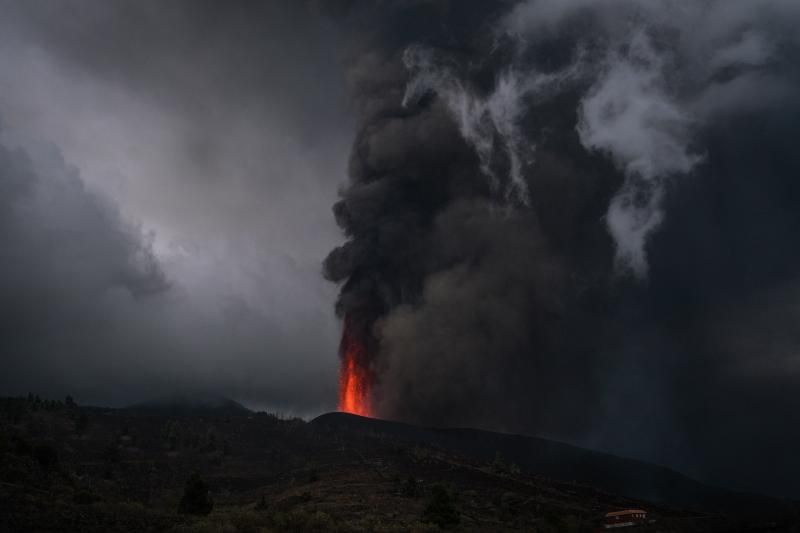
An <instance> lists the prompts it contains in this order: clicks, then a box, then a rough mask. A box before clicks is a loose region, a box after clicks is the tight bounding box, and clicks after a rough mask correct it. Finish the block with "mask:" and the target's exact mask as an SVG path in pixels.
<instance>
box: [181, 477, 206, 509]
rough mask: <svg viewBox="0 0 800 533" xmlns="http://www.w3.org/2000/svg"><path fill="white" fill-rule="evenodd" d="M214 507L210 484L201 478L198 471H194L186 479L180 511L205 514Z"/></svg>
mask: <svg viewBox="0 0 800 533" xmlns="http://www.w3.org/2000/svg"><path fill="white" fill-rule="evenodd" d="M213 508H214V502H213V501H211V494H210V492H209V490H208V485H207V484H206V482H205V481H203V480H202V479H201V478H200V474H199V473H198V472H194V473H193V474H192V475H191V477H190V478H189V479H188V481H186V487H185V488H184V490H183V497H182V498H181V503H180V506H179V507H178V511H179V512H181V513H184V514H197V515H205V514H208V513H210V512H211V509H213Z"/></svg>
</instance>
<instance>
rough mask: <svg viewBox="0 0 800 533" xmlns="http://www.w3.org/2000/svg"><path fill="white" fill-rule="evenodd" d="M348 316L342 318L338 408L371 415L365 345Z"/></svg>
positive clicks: (369, 384) (370, 377) (370, 384)
mask: <svg viewBox="0 0 800 533" xmlns="http://www.w3.org/2000/svg"><path fill="white" fill-rule="evenodd" d="M354 330H355V328H354V326H353V324H352V323H351V321H350V319H349V318H347V317H346V318H345V320H344V331H343V332H342V344H341V346H340V347H339V350H340V353H341V357H342V368H341V370H340V373H339V410H340V411H344V412H345V413H353V414H356V415H361V416H372V406H371V402H370V392H371V388H372V376H371V374H370V371H369V359H368V354H367V349H366V346H365V345H364V343H363V341H362V340H361V339H359V338H358V335H356V333H355V331H354Z"/></svg>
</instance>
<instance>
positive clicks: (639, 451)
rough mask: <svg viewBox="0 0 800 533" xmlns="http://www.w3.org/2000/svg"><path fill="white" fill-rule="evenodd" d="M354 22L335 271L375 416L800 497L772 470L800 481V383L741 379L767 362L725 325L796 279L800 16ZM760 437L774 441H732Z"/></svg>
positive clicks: (784, 354)
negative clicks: (568, 447)
mask: <svg viewBox="0 0 800 533" xmlns="http://www.w3.org/2000/svg"><path fill="white" fill-rule="evenodd" d="M336 16H337V17H339V19H340V22H341V23H342V24H345V25H347V26H348V27H350V28H356V29H357V30H358V31H357V33H356V36H355V37H354V38H353V39H352V40H351V42H350V46H349V49H348V56H347V57H348V58H347V68H348V79H349V83H350V90H351V97H352V100H353V103H354V106H355V108H356V110H357V111H358V113H359V128H358V133H357V136H356V139H355V142H354V145H353V150H352V154H351V159H350V182H349V184H348V185H347V187H346V188H345V189H344V190H343V191H342V192H341V199H340V201H339V202H338V203H337V204H336V205H335V207H334V213H335V216H336V220H337V223H338V224H339V225H340V227H341V228H342V229H343V231H344V233H345V235H346V237H347V242H346V243H345V244H344V245H342V246H341V247H339V248H337V249H335V250H333V251H332V252H331V254H330V255H329V256H328V258H327V259H326V261H325V265H324V269H325V273H326V276H327V278H328V279H330V280H332V281H335V282H341V283H342V288H341V294H340V296H339V300H338V303H337V311H338V312H339V314H340V315H342V316H347V317H349V319H350V320H356V321H357V322H358V323H359V324H361V326H360V327H361V328H362V330H363V331H364V332H365V333H364V336H365V342H368V343H369V346H370V349H369V353H370V360H369V366H370V368H369V370H370V372H372V373H373V374H374V376H375V385H374V389H373V393H372V403H373V405H374V406H375V410H376V414H377V415H379V416H384V417H388V418H398V419H402V420H408V421H412V422H417V423H425V424H441V425H477V426H481V427H488V428H494V429H503V430H508V431H526V432H535V433H538V434H544V435H548V436H553V437H556V438H560V439H564V440H568V441H571V442H576V443H580V444H583V445H590V446H594V447H597V448H602V449H607V450H611V451H614V452H617V453H621V454H627V455H632V456H636V457H640V458H644V459H648V460H651V461H656V462H660V463H664V464H668V465H670V466H674V467H677V468H681V469H682V470H684V471H685V472H688V473H690V474H692V475H696V476H698V477H701V478H703V479H708V480H711V481H714V482H717V483H724V484H728V485H735V486H736V487H737V488H745V489H750V490H756V489H757V490H764V491H772V492H776V493H782V494H792V495H795V496H797V495H800V485H798V483H797V481H796V480H793V476H791V475H789V474H779V475H777V477H778V478H780V479H777V481H776V477H775V474H774V467H775V463H774V461H781V471H783V472H798V471H800V463H798V460H797V459H796V458H794V457H793V456H792V455H791V454H788V453H786V451H785V450H783V449H782V448H780V445H778V444H776V443H778V442H795V443H800V432H798V430H796V429H794V428H791V427H788V426H786V425H785V424H782V423H781V421H780V419H781V417H780V416H779V415H777V414H776V413H779V412H792V410H793V409H796V408H797V407H798V406H800V397H799V395H797V394H796V393H793V394H789V395H786V396H785V397H783V398H780V399H778V398H776V395H775V393H774V391H773V390H771V387H773V385H774V384H775V383H776V382H777V381H774V380H780V382H781V383H784V384H785V383H797V381H798V379H800V376H798V375H796V373H791V374H783V375H781V376H780V377H778V376H775V375H772V377H767V376H768V375H770V373H769V372H741V371H737V370H736V369H737V368H742V366H741V365H742V364H743V360H745V359H746V360H747V365H748V366H747V367H748V368H751V369H752V368H753V367H758V366H760V364H761V360H760V359H759V355H758V354H757V353H749V354H743V353H742V348H743V347H745V346H747V347H749V350H750V352H752V351H753V350H752V345H753V342H744V341H742V342H737V343H731V342H730V339H728V338H725V335H724V334H721V332H725V331H727V330H729V329H730V328H732V327H734V326H731V324H742V323H744V322H746V321H747V318H744V317H748V316H751V315H752V314H753V313H756V312H757V311H756V310H755V309H756V307H757V306H756V305H755V304H754V302H762V303H763V302H764V301H765V300H769V299H770V298H775V294H776V293H775V287H780V286H786V284H789V285H790V286H794V282H795V280H796V279H797V277H798V274H800V254H798V253H797V252H796V251H795V247H794V245H793V239H794V238H793V235H794V234H795V232H796V231H797V230H798V229H800V209H798V207H800V188H799V187H798V186H797V184H796V183H797V182H796V178H795V177H796V175H797V170H798V169H800V158H799V157H798V156H797V155H796V150H794V149H793V147H792V141H791V139H792V138H793V137H794V135H795V133H796V131H797V126H796V124H797V119H798V118H800V115H799V114H798V105H797V101H796V97H795V96H794V95H795V94H796V91H797V88H798V81H799V80H798V71H797V68H796V64H797V59H798V53H797V51H798V50H797V46H798V38H797V37H796V32H794V31H793V28H794V27H795V25H796V23H797V22H800V9H798V7H796V6H795V4H794V3H791V2H781V1H776V2H771V3H768V4H763V5H761V4H759V5H758V6H756V5H755V4H753V3H750V2H744V1H733V2H721V1H713V0H708V1H703V2H688V1H686V2H678V1H676V2H666V3H658V4H654V3H648V2H638V1H634V0H613V1H609V2H591V1H588V0H571V1H567V2H562V1H555V0H539V1H536V0H531V1H525V2H504V1H497V2H459V3H450V2H434V1H431V2H425V1H420V2H400V3H391V4H379V5H371V6H370V5H363V4H360V3H348V4H343V7H342V9H341V10H340V11H339V12H337V14H336ZM789 294H790V295H794V294H795V292H794V291H791V292H790V293H789ZM790 308H791V309H794V308H795V307H794V306H787V305H779V306H776V308H775V311H774V313H773V314H780V315H782V316H783V315H787V314H788V317H787V316H783V318H780V319H778V318H777V317H776V318H775V323H776V324H784V326H783V327H779V328H777V329H776V330H775V331H774V332H772V333H773V334H774V335H775V336H777V337H781V339H782V340H781V341H780V342H774V343H772V346H773V347H775V348H774V349H773V350H771V351H770V357H769V365H770V368H773V369H774V368H775V365H781V364H787V365H789V366H787V368H789V367H791V368H796V367H795V366H792V365H793V364H790V363H789V361H793V360H794V357H795V356H794V355H793V353H795V351H796V350H797V348H798V346H797V343H796V342H795V341H794V340H793V337H792V335H791V332H790V331H788V330H789V329H790V328H788V327H786V326H785V324H786V323H787V321H791V318H792V317H793V316H794V315H793V311H791V310H790ZM731 309H735V312H734V311H730V310H731ZM722 310H728V311H729V312H725V313H722V312H721V311H722ZM764 320H765V319H762V320H760V321H759V324H760V325H759V328H757V331H755V332H754V337H753V338H754V339H761V338H763V336H764V335H765V329H764V327H763V323H764ZM737 335H738V336H747V335H748V333H747V331H746V330H745V331H744V332H742V331H739V332H737ZM722 338H724V339H725V340H724V341H723V340H721V339H722ZM776 352H780V354H778V353H776ZM778 361H783V363H779V362H778ZM757 420H759V421H760V422H758V423H759V424H761V426H760V431H763V434H764V435H765V438H764V439H763V440H760V441H759V442H743V441H742V440H741V439H740V438H737V437H736V435H737V432H738V431H740V430H741V431H743V433H741V435H743V434H744V431H746V430H745V428H747V427H750V426H749V425H751V424H754V423H756V421H757ZM741 435H740V437H741ZM721 441H724V442H725V443H726V445H727V446H728V448H727V449H726V450H725V451H724V452H719V450H718V445H719V443H720V442H721ZM742 456H747V457H750V458H751V460H750V461H749V462H748V464H747V465H742V464H741V463H740V462H739V459H737V458H739V457H742ZM766 457H770V459H769V460H768V459H765V458H766ZM778 458H779V459H778ZM770 466H771V467H773V468H770ZM766 472H769V474H767V473H766ZM781 476H783V477H781Z"/></svg>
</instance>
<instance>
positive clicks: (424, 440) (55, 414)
mask: <svg viewBox="0 0 800 533" xmlns="http://www.w3.org/2000/svg"><path fill="white" fill-rule="evenodd" d="M526 439H527V438H525V437H516V436H509V435H499V434H493V433H488V432H476V431H473V430H432V429H426V428H415V427H413V426H406V425H402V424H395V423H391V422H384V421H379V420H369V419H362V418H359V417H353V416H350V415H341V414H332V415H324V416H322V417H320V418H317V419H316V420H314V421H312V422H304V421H302V420H298V419H290V420H285V419H280V418H278V417H275V416H273V415H270V414H266V413H237V414H230V415H218V414H213V413H212V414H204V415H197V414H183V415H162V414H158V413H148V414H141V413H139V412H137V411H135V410H126V409H102V408H87V407H78V406H72V405H65V404H64V403H61V402H53V401H47V400H38V399H36V398H31V399H11V398H7V399H0V457H2V461H1V462H0V531H2V532H6V531H87V532H100V531H103V532H106V531H120V532H121V531H164V532H175V533H177V532H193V531H196V532H208V531H225V532H242V533H244V532H263V531H343V532H344V531H365V532H366V531H438V530H440V529H452V530H457V531H519V530H525V531H540V532H557V531H564V532H580V531H592V530H593V529H594V528H596V527H597V525H598V524H599V521H600V520H601V518H602V516H603V514H604V513H606V512H608V511H609V510H615V509H620V508H628V507H644V508H646V509H647V510H648V511H649V512H650V516H651V517H652V518H653V519H654V520H655V523H654V524H652V525H650V526H645V527H642V528H639V531H662V532H667V531H785V530H789V529H790V528H791V527H793V526H792V524H794V522H793V519H794V517H796V516H797V507H796V506H793V505H791V504H788V503H781V504H780V505H781V506H782V511H781V513H780V514H778V513H777V512H775V511H774V510H773V511H768V512H764V513H759V512H757V511H759V509H757V506H753V507H752V508H751V510H752V511H753V512H752V513H750V516H747V517H741V516H735V515H734V514H732V513H728V514H723V513H719V512H714V511H704V510H697V509H693V510H686V509H685V508H683V507H681V506H679V505H665V504H663V503H652V502H648V501H645V500H643V499H634V498H630V497H627V496H624V495H617V494H614V493H612V492H610V491H609V490H602V489H599V488H597V487H595V486H591V485H589V484H588V483H586V482H583V481H581V480H583V479H586V477H585V476H584V477H581V476H582V475H583V473H585V472H589V474H585V475H586V476H590V477H591V476H598V475H599V474H598V472H599V473H601V474H603V475H605V473H607V472H608V471H612V470H614V468H615V465H621V466H623V467H631V465H632V463H631V462H626V461H624V460H621V459H616V458H614V459H611V458H609V457H608V456H602V455H592V454H591V452H586V451H585V450H579V449H575V448H571V447H564V445H561V444H557V443H548V442H547V441H540V440H537V439H527V440H526ZM525 450H528V451H527V452H526V451H525ZM587 453H588V454H589V455H585V454H587ZM526 454H527V455H528V458H527V459H526ZM534 457H538V459H534ZM607 461H610V463H608V464H606V463H607ZM615 461H618V462H615ZM548 464H550V465H551V466H550V468H552V469H554V470H547V469H546V468H547V465H548ZM593 465H594V466H593ZM604 465H605V466H604ZM634 466H635V468H633V470H634V471H636V470H637V469H641V471H647V468H648V466H647V465H642V464H638V465H634ZM567 467H569V468H571V469H572V470H569V472H572V473H574V474H575V476H574V478H573V479H568V478H566V477H562V479H561V480H558V479H556V476H555V475H554V473H555V469H557V468H567ZM584 467H585V468H586V469H587V470H582V469H583V468H584ZM539 468H541V470H539ZM649 468H654V467H649ZM537 470H538V471H537ZM563 472H566V470H562V473H563ZM193 473H197V476H198V477H197V479H198V480H199V481H200V482H201V484H200V485H199V486H201V487H202V491H201V492H202V493H203V495H205V491H206V490H208V492H209V493H210V496H211V498H212V499H213V510H211V512H210V514H197V515H195V514H184V513H180V512H178V511H179V509H180V508H181V501H182V497H183V496H184V488H185V486H186V485H187V481H188V480H190V479H191V478H192V475H193ZM638 475H639V474H637V475H636V476H633V478H634V479H639V478H638V477H637V476H638ZM659 475H661V474H659ZM663 475H667V474H663ZM623 477H624V476H623ZM593 479H601V478H600V477H594V478H593ZM626 479H627V478H626ZM665 479H667V480H675V481H676V482H677V483H685V484H686V483H689V484H690V482H689V481H688V480H685V479H678V478H673V477H669V476H667V477H666V478H665ZM601 481H602V480H601ZM203 483H204V484H205V485H203ZM192 486H194V485H192ZM598 486H599V485H598ZM686 486H687V487H688V486H690V485H686ZM206 487H207V489H206ZM696 490H698V491H702V490H707V491H713V489H709V488H697V489H696ZM188 492H192V491H188ZM708 494H712V492H709V493H708ZM719 494H721V493H719ZM720 497H722V496H720ZM751 503H752V502H751ZM206 510H207V509H206ZM203 512H205V511H203Z"/></svg>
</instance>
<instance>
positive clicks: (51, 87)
mask: <svg viewBox="0 0 800 533" xmlns="http://www.w3.org/2000/svg"><path fill="white" fill-rule="evenodd" d="M302 4H304V3H301V2H291V1H277V2H269V3H259V4H250V5H247V6H245V5H243V4H239V5H233V6H229V7H230V8H229V9H218V8H220V7H221V5H220V4H219V3H216V2H169V3H163V2H158V1H152V2H141V1H118V2H89V1H70V2H48V1H33V2H13V1H12V2H1V3H0V141H2V146H3V149H4V150H10V151H13V150H16V149H21V150H23V151H24V152H25V154H26V155H25V156H22V155H21V154H19V153H15V154H14V155H9V158H15V157H27V158H29V159H31V160H32V163H33V166H34V167H35V169H36V170H35V172H36V173H37V174H38V179H39V182H40V183H41V187H40V189H47V188H54V187H56V186H61V187H67V188H69V190H70V191H72V194H74V195H75V196H77V197H80V198H79V199H78V200H77V201H78V202H79V203H81V205H80V206H74V207H72V208H65V209H64V210H63V212H61V213H59V214H54V212H53V209H54V208H53V207H51V206H42V207H37V208H34V209H29V210H27V211H25V213H18V214H17V215H15V216H16V217H17V219H18V221H19V225H28V226H29V225H35V224H36V223H37V222H38V221H39V220H41V219H43V218H45V217H47V216H50V217H55V218H57V219H58V220H56V221H55V222H54V226H55V227H54V228H49V229H42V230H41V232H40V233H41V234H39V235H38V236H37V237H36V238H38V239H41V240H42V241H43V242H48V241H51V240H60V239H62V238H68V237H65V236H63V235H62V236H59V234H61V232H66V233H67V234H73V235H74V234H81V233H82V232H86V233H88V235H81V236H80V239H81V240H83V241H84V242H89V243H91V242H92V241H93V240H97V239H100V238H101V237H98V236H96V235H95V234H97V233H100V232H103V231H108V228H101V227H97V226H98V225H100V223H99V222H97V221H87V222H81V217H82V216H83V214H84V211H85V210H86V209H88V208H90V207H86V206H96V205H100V206H102V209H106V210H109V211H111V212H113V213H112V214H110V215H108V216H107V217H106V218H107V220H104V221H103V224H105V225H112V226H115V228H113V231H121V230H119V227H124V228H125V231H126V232H128V233H129V234H130V238H131V239H133V240H134V241H138V242H139V244H140V245H141V246H142V247H143V248H144V249H145V250H149V251H151V252H152V255H153V259H154V262H155V263H156V264H157V268H158V269H160V274H159V275H160V276H161V277H162V278H163V282H164V283H163V286H162V287H160V288H158V289H156V290H153V291H150V292H149V293H147V294H142V295H135V296H130V294H128V295H117V296H110V295H112V294H113V293H115V292H118V289H120V284H118V283H116V282H115V281H109V282H108V283H106V284H105V285H104V286H100V287H96V288H95V289H94V290H93V291H91V292H89V293H87V292H83V293H80V294H77V293H76V294H73V293H69V300H68V301H66V302H65V303H64V305H63V309H61V310H60V311H58V312H61V313H63V314H64V317H63V318H73V319H74V318H75V317H76V315H86V320H85V321H84V322H83V326H81V327H85V328H86V330H85V331H83V335H81V334H79V333H78V332H76V331H75V330H74V329H72V331H71V332H70V333H69V335H68V334H67V332H63V334H62V333H58V334H56V333H54V332H53V327H52V324H45V323H44V321H45V317H44V314H43V313H40V312H37V311H36V310H31V311H30V312H29V313H25V312H24V310H10V309H7V310H6V313H9V314H10V313H15V322H17V323H19V324H20V326H18V327H20V328H22V330H24V331H25V332H28V333H22V332H20V333H17V334H14V336H13V337H14V339H15V345H16V346H18V352H17V353H13V354H12V353H9V352H8V351H6V350H4V353H3V355H2V356H3V358H4V361H3V372H2V378H0V386H2V388H3V392H4V393H23V392H26V391H27V390H28V389H30V390H37V391H39V392H41V393H44V394H58V395H61V394H63V393H66V392H69V393H72V394H73V395H74V396H76V398H78V399H79V400H82V401H86V402H104V403H109V402H111V403H125V402H128V401H133V400H139V399H143V398H144V397H147V396H151V395H156V394H161V393H163V392H167V391H169V390H172V389H173V388H189V389H194V388H197V389H200V390H205V389H208V388H211V389H214V390H212V391H209V392H218V393H221V394H230V395H233V396H236V397H238V398H239V399H241V400H244V401H246V402H248V403H250V404H251V405H254V406H259V407H264V408H269V409H278V410H284V411H290V412H296V413H301V414H307V413H314V412H318V411H320V410H324V409H330V408H332V407H333V406H334V405H335V397H336V392H335V389H336V371H337V358H336V348H337V343H338V339H337V337H338V328H339V326H338V323H337V320H336V319H335V317H334V314H333V300H334V294H335V290H336V288H335V286H333V285H332V284H330V283H327V282H325V281H324V280H323V279H322V277H321V276H320V262H321V260H322V258H324V256H325V254H326V253H327V251H328V250H329V249H330V248H331V247H333V246H334V245H335V244H337V243H338V242H339V241H340V240H341V236H340V232H339V230H338V228H336V226H335V224H334V223H333V217H332V214H331V210H330V206H331V205H332V204H333V202H334V200H335V198H336V193H337V190H338V188H339V187H340V186H341V185H342V184H343V182H344V181H345V179H346V166H347V158H348V152H349V146H350V144H351V140H352V136H353V131H352V128H353V127H352V119H351V116H350V113H349V112H348V106H347V101H346V98H345V93H344V84H343V70H342V68H341V54H342V50H341V48H340V47H339V46H338V43H339V37H338V36H337V35H336V33H335V30H334V28H333V27H332V25H331V23H330V21H328V20H326V19H324V18H323V17H322V16H320V15H319V13H318V12H317V10H315V9H310V8H307V7H305V6H304V5H302ZM245 7H247V9H245ZM6 164H7V165H9V166H10V165H12V164H13V163H12V162H7V163H6ZM2 171H3V172H6V173H8V172H9V169H8V168H4V169H2ZM67 174H70V175H72V174H74V178H75V179H74V182H72V183H70V184H69V185H65V184H64V181H65V179H66V178H65V177H64V176H65V175H67ZM31 194H32V195H38V196H39V197H41V196H43V195H45V194H47V193H46V192H44V191H39V192H32V193H31ZM54 194H57V195H62V194H64V193H63V192H58V193H54ZM17 200H18V201H17V202H16V204H17V205H19V204H21V203H22V202H23V201H24V200H23V199H22V198H19V199H17ZM8 201H9V202H14V199H13V198H9V199H8ZM53 202H54V204H56V205H58V204H59V203H60V200H58V199H54V200H53ZM84 204H85V205H84ZM37 209H38V210H37ZM117 211H118V213H117ZM8 231H9V233H8V234H6V236H5V238H6V242H4V248H5V249H6V251H7V252H8V253H10V254H18V255H25V254H27V256H28V258H29V259H30V260H31V261H32V262H36V263H59V264H62V265H67V264H68V267H66V266H65V268H64V269H55V270H54V271H52V272H42V273H34V272H30V273H29V279H27V280H25V282H24V283H22V284H21V283H20V282H19V281H17V282H16V283H15V284H14V286H9V287H8V289H9V291H18V292H20V293H21V292H27V293H28V298H30V290H33V288H35V287H37V286H39V287H41V286H42V285H43V284H45V283H46V282H47V281H48V280H50V279H51V278H55V282H57V283H59V284H62V285H64V286H65V287H70V286H74V284H75V282H74V280H71V279H70V277H75V278H77V277H80V276H84V275H87V276H88V275H89V274H88V273H87V272H84V271H89V270H92V269H98V268H99V269H103V268H107V267H106V266H105V265H103V264H100V265H99V266H98V264H95V263H100V260H99V258H97V257H87V256H82V257H78V253H77V252H75V251H72V250H57V249H54V248H49V247H48V245H46V244H43V245H42V248H41V249H37V250H36V252H35V253H37V254H40V255H38V256H37V257H36V258H35V259H34V258H33V257H32V256H31V254H33V253H34V252H33V251H31V250H25V249H23V248H24V246H23V245H22V244H15V243H16V241H17V240H23V239H25V238H26V237H24V236H23V234H22V231H11V230H8ZM27 239H28V240H29V239H30V237H27ZM137 246H138V245H137ZM105 252H106V253H108V254H118V255H121V257H118V258H115V259H114V260H115V261H116V260H119V261H122V262H125V261H129V260H130V257H128V256H129V255H131V251H130V250H127V249H121V250H116V249H114V250H105ZM98 253H99V252H98ZM6 262H7V261H5V260H4V263H6ZM0 268H6V269H8V268H9V267H8V265H6V266H5V267H0ZM137 274H141V273H140V272H137ZM36 275H39V276H43V277H46V278H47V279H46V280H42V279H36V278H34V276H36ZM9 284H10V282H9ZM123 288H124V287H123ZM123 292H125V291H123ZM129 292H130V291H129ZM25 299H26V297H25V296H24V295H22V294H20V296H19V300H25ZM77 299H79V300H80V302H78V301H74V300H77ZM109 299H111V300H113V301H109ZM100 309H102V311H98V310H100ZM51 312H52V313H58V312H57V311H55V310H52V311H51ZM95 312H97V315H98V316H99V317H102V319H103V320H104V325H103V326H102V327H101V328H99V331H94V332H93V330H96V329H97V327H96V326H97V322H96V320H99V318H98V317H96V316H95ZM154 315H158V318H157V319H155V318H154ZM52 321H53V322H54V323H56V324H58V323H61V322H62V317H60V316H55V317H53V318H52ZM22 324H24V327H23V326H22ZM43 336H46V337H47V338H48V339H49V342H47V343H44V342H42V341H41V339H42V337H43ZM67 337H70V338H71V339H72V340H70V339H68V338H67Z"/></svg>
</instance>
